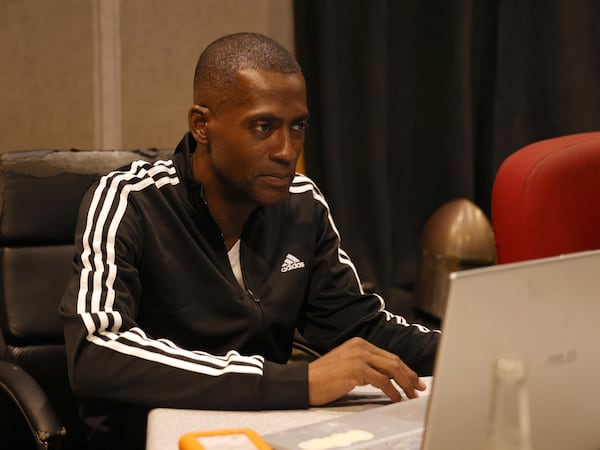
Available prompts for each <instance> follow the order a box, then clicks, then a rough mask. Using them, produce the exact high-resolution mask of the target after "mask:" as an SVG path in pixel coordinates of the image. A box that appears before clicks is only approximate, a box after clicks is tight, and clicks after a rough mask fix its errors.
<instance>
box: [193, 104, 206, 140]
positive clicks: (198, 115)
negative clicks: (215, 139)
mask: <svg viewBox="0 0 600 450" xmlns="http://www.w3.org/2000/svg"><path fill="white" fill-rule="evenodd" d="M209 116H210V110H209V109H208V108H207V107H206V106H200V105H194V106H192V107H191V108H190V111H189V113H188V125H189V127H190V132H191V133H192V136H194V139H195V140H196V142H198V143H200V144H208V142H209V138H208V130H207V127H206V125H207V123H208V118H209Z"/></svg>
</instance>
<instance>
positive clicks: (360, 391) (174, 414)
mask: <svg viewBox="0 0 600 450" xmlns="http://www.w3.org/2000/svg"><path fill="white" fill-rule="evenodd" d="M423 380H424V381H425V383H426V384H427V386H428V389H427V390H426V391H425V392H423V393H421V395H429V390H430V386H431V381H432V379H431V377H428V378H424V379H423ZM387 403H389V399H388V398H387V396H386V395H385V394H383V393H382V392H381V391H379V390H378V389H376V388H373V387H372V386H360V387H357V388H355V389H354V390H353V391H352V392H350V393H349V394H348V395H346V396H345V397H343V398H341V399H340V400H338V401H336V402H334V403H330V404H329V405H327V406H323V407H313V408H309V409H301V410H297V409H295V410H281V411H279V410H276V411H208V410H187V409H171V408H157V409H153V410H152V411H150V413H149V414H148V431H147V438H146V450H178V445H177V443H178V441H179V437H180V436H181V435H182V434H184V433H188V432H192V431H204V430H217V429H222V428H251V429H253V430H254V431H256V432H257V433H258V434H259V435H265V434H269V433H275V432H277V431H282V430H286V429H289V428H293V427H297V426H302V425H309V424H311V423H316V422H320V421H323V420H329V419H334V418H336V417H339V416H340V415H344V414H351V413H354V412H358V411H363V410H365V409H369V408H374V407H377V406H381V405H383V404H387Z"/></svg>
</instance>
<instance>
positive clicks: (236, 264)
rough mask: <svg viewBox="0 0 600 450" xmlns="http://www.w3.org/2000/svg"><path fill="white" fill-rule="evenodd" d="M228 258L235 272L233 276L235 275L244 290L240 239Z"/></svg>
mask: <svg viewBox="0 0 600 450" xmlns="http://www.w3.org/2000/svg"><path fill="white" fill-rule="evenodd" d="M227 256H228V257H229V264H231V270H232V271H233V275H235V279H236V280H237V282H238V283H239V284H240V286H241V287H242V289H245V286H244V278H243V277H242V264H241V263H240V240H239V239H238V240H237V242H236V243H235V244H233V247H231V250H229V251H228V252H227Z"/></svg>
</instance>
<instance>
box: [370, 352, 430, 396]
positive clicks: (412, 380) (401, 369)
mask: <svg viewBox="0 0 600 450" xmlns="http://www.w3.org/2000/svg"><path fill="white" fill-rule="evenodd" d="M370 364H371V366H372V367H375V368H376V369H377V370H379V371H380V372H381V373H382V374H385V376H387V378H388V379H389V378H393V379H394V381H396V383H397V384H398V385H399V386H400V387H401V388H402V390H403V391H404V393H405V394H406V396H407V397H408V398H416V397H418V396H419V394H418V393H417V392H416V391H417V390H420V391H423V390H425V389H426V388H427V386H426V385H425V383H424V382H423V380H421V379H420V378H419V376H418V375H417V374H416V373H415V372H414V371H413V370H411V369H410V368H409V367H408V366H407V365H406V364H404V362H403V361H402V360H401V359H400V358H398V357H397V356H396V355H393V354H391V353H388V354H387V355H373V359H372V360H371V361H370ZM390 384H391V382H390ZM377 387H379V386H377ZM382 390H383V389H382ZM384 392H385V391H384ZM386 394H387V392H386Z"/></svg>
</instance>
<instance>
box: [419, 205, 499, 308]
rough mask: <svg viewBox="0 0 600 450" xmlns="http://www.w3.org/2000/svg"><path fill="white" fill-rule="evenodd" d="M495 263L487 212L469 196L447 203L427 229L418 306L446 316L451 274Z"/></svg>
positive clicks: (494, 251) (423, 243) (421, 265)
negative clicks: (469, 198) (468, 198)
mask: <svg viewBox="0 0 600 450" xmlns="http://www.w3.org/2000/svg"><path fill="white" fill-rule="evenodd" d="M495 263H496V246H495V241H494V232H493V230H492V226H491V224H490V222H489V221H488V219H487V217H486V216H485V214H484V213H483V211H481V209H479V208H478V207H477V206H476V205H475V204H474V203H473V202H471V201H470V200H467V199H465V198H459V199H456V200H452V201H450V202H448V203H445V204H444V205H442V206H441V207H440V208H438V209H437V210H436V211H435V212H434V213H433V214H432V215H431V217H429V219H428V220H427V223H426V224H425V227H424V229H423V234H422V237H421V255H420V261H419V268H418V274H417V281H416V285H415V305H416V307H417V308H418V309H420V310H422V311H424V312H426V313H428V314H430V315H432V316H434V317H436V318H438V319H443V316H444V312H445V310H446V297H447V294H448V276H449V274H450V273H451V272H456V271H458V270H465V269H471V268H475V267H482V266H489V265H492V264H495Z"/></svg>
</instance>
